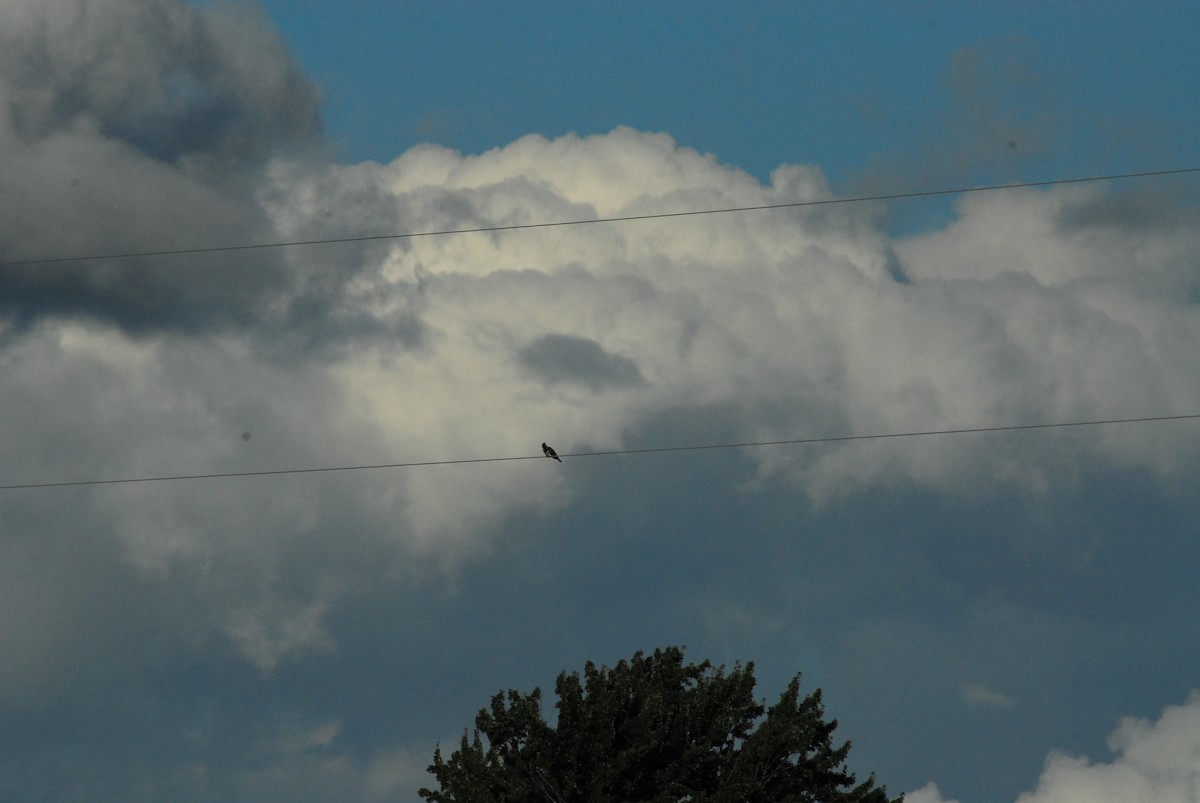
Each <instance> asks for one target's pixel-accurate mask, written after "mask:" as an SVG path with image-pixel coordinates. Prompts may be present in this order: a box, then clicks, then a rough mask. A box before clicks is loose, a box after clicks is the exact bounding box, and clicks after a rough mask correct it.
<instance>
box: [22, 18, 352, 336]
mask: <svg viewBox="0 0 1200 803" xmlns="http://www.w3.org/2000/svg"><path fill="white" fill-rule="evenodd" d="M321 138H322V125H321V119H320V115H319V94H318V92H317V90H316V88H315V87H314V85H313V84H312V83H311V82H310V81H309V80H308V79H307V78H306V77H305V76H304V75H303V74H302V73H301V72H300V70H299V69H298V68H297V66H296V64H295V63H294V61H293V60H292V58H291V56H290V55H289V53H288V51H287V48H286V46H285V45H284V43H283V41H282V39H281V38H280V37H279V35H278V34H277V33H276V32H275V31H274V30H273V29H272V28H271V27H270V25H269V23H268V21H267V19H266V17H265V15H264V14H263V13H262V11H261V9H259V8H258V7H257V6H255V5H252V4H248V3H241V4H230V5H215V6H207V7H203V8H197V7H192V6H188V5H186V4H184V3H181V2H178V0H135V1H132V2H131V1H129V0H70V1H69V2H63V3H40V2H31V1H30V0H11V2H5V3H3V4H0V165H3V174H4V177H5V178H4V181H3V182H2V183H0V262H17V261H20V260H39V259H53V258H59V257H74V256H94V255H105V254H124V253H140V252H147V251H158V250H172V249H187V248H193V247H194V248H204V247H211V246H225V245H239V244H246V243H255V242H270V241H275V240H277V239H278V235H277V233H276V232H275V230H274V226H273V224H272V222H271V221H270V219H269V217H268V215H267V214H266V211H265V210H264V208H263V207H262V205H261V203H260V201H259V198H258V192H259V187H260V184H261V181H262V176H263V172H264V171H265V170H266V168H267V165H268V163H269V161H270V160H271V159H273V158H277V157H279V156H281V155H284V154H294V155H299V154H302V153H305V152H309V151H312V149H314V148H318V147H320V145H321ZM283 256H284V255H283V254H281V253H277V252H271V251H261V252H252V253H223V254H216V255H207V256H200V255H185V256H178V257H174V258H171V259H166V260H164V259H161V258H160V259H157V260H155V261H153V262H148V261H146V260H142V259H119V260H102V261H88V262H59V263H46V264H29V265H5V266H2V267H0V299H2V301H0V315H2V316H4V317H5V318H7V319H8V321H9V322H10V325H11V326H14V327H16V329H18V330H20V329H22V328H24V327H27V326H29V325H31V324H32V323H34V322H36V321H37V320H38V319H40V318H42V317H46V316H74V315H82V316H89V317H93V318H95V319H97V320H105V321H115V322H117V323H118V324H120V325H121V326H123V327H124V328H126V329H128V330H130V331H133V332H145V331H153V330H158V329H179V330H184V331H188V330H196V329H200V328H212V327H220V326H230V325H234V326H248V325H252V324H253V323H255V322H263V321H266V322H268V323H269V322H271V321H272V320H273V319H274V320H276V322H279V321H282V322H287V321H288V320H289V317H288V315H287V312H286V310H287V307H288V305H289V301H288V299H289V297H290V296H291V295H293V294H295V293H296V292H297V290H296V288H295V287H293V284H294V283H295V282H296V281H297V279H300V280H301V281H303V280H304V274H303V272H302V271H292V270H289V266H287V265H286V263H285V262H284V261H283ZM309 283H310V284H311V282H309ZM321 289H322V290H323V291H326V292H324V293H323V296H324V297H326V298H328V297H329V295H330V293H329V292H327V291H328V288H327V287H322V288H321ZM308 293H309V290H307V289H301V290H300V291H299V294H300V295H302V296H303V295H305V294H308ZM301 312H302V313H303V314H306V315H308V314H311V313H312V310H311V309H308V308H305V309H304V310H302V311H301ZM291 317H292V318H294V317H295V315H292V316H291ZM306 323H312V321H306Z"/></svg>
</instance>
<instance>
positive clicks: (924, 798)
mask: <svg viewBox="0 0 1200 803" xmlns="http://www.w3.org/2000/svg"><path fill="white" fill-rule="evenodd" d="M904 801H905V803H958V801H957V800H948V799H947V798H944V797H942V790H940V789H938V787H937V784H935V783H933V782H932V781H931V782H929V783H927V784H925V785H924V786H922V787H921V788H920V789H917V790H916V791H913V792H905V793H904Z"/></svg>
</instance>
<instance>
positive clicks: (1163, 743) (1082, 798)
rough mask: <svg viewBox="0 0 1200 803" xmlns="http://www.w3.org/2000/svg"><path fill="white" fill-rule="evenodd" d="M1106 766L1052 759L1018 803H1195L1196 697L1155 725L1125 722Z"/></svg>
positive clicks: (1199, 785)
mask: <svg viewBox="0 0 1200 803" xmlns="http://www.w3.org/2000/svg"><path fill="white" fill-rule="evenodd" d="M1108 745H1109V748H1110V749H1111V750H1112V751H1113V752H1114V753H1116V757H1115V758H1114V759H1113V760H1112V761H1111V762H1108V763H1091V762H1089V761H1088V759H1087V758H1084V757H1075V756H1068V755H1065V754H1060V753H1055V754H1052V755H1051V756H1050V757H1049V758H1048V759H1047V760H1046V768H1045V770H1044V771H1043V772H1042V776H1041V778H1040V779H1039V781H1038V785H1037V788H1036V789H1035V790H1034V791H1032V792H1027V793H1025V794H1023V795H1021V796H1020V797H1019V798H1018V799H1017V801H1018V803H1085V802H1086V803H1196V801H1200V693H1195V692H1193V694H1192V695H1191V696H1190V697H1189V698H1188V701H1187V702H1186V703H1184V704H1183V705H1179V706H1168V707H1167V708H1165V709H1164V710H1163V712H1162V715H1161V716H1160V717H1159V718H1158V719H1157V720H1156V721H1150V720H1145V719H1133V718H1130V719H1125V720H1123V721H1122V722H1121V724H1120V726H1119V727H1118V728H1117V729H1116V730H1115V731H1114V732H1113V734H1112V735H1111V736H1110V737H1109V740H1108Z"/></svg>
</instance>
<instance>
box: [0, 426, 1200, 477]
mask: <svg viewBox="0 0 1200 803" xmlns="http://www.w3.org/2000/svg"><path fill="white" fill-rule="evenodd" d="M1198 418H1200V413H1194V414H1189V415H1160V416H1143V417H1140V418H1110V419H1106V420H1101V421H1066V422H1059V423H1053V424H1012V425H1005V426H988V427H966V428H961V429H935V430H919V431H913V432H888V433H876V434H870V435H834V436H827V437H817V438H792V439H789V440H778V441H748V442H745V443H708V444H700V445H692V446H657V447H649V448H643V449H615V450H611V451H605V452H573V453H563V454H562V455H560V456H561V457H571V458H580V457H613V456H616V455H643V454H654V453H659V452H695V451H701V450H706V449H747V448H753V447H762V446H797V445H803V444H815V443H842V442H847V441H869V440H885V439H891V438H917V437H927V436H933V435H968V434H978V433H985V432H1016V431H1019V430H1034V429H1063V428H1066V427H1096V426H1106V425H1111V424H1145V423H1151V422H1156V421H1185V420H1190V419H1198ZM543 459H545V457H544V455H540V454H539V455H515V456H511V457H471V458H462V459H458V460H422V461H414V462H409V463H378V464H374V465H357V466H319V467H315V468H284V469H266V470H262V471H226V472H219V473H213V474H176V475H168V476H157V477H123V478H118V479H108V480H103V479H101V480H64V481H59V482H30V483H21V484H14V485H0V491H17V490H26V489H32V488H72V487H80V486H85V485H130V484H134V483H147V482H181V481H188V480H215V479H225V478H233V477H270V476H280V475H284V474H321V473H326V474H327V473H333V472H337V471H374V470H379V469H388V468H393V469H394V468H426V467H430V466H458V465H465V464H468V463H503V462H512V461H514V460H543Z"/></svg>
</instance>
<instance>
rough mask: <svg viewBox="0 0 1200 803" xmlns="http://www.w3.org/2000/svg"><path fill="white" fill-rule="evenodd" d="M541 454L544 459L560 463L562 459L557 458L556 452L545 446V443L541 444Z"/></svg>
mask: <svg viewBox="0 0 1200 803" xmlns="http://www.w3.org/2000/svg"><path fill="white" fill-rule="evenodd" d="M542 454H544V455H546V457H553V458H554V459H555V460H557V461H558V462H560V463H561V462H562V458H561V457H559V456H558V452H556V451H554V449H553V448H551V447H549V446H547V445H546V444H545V443H543V444H542Z"/></svg>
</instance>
